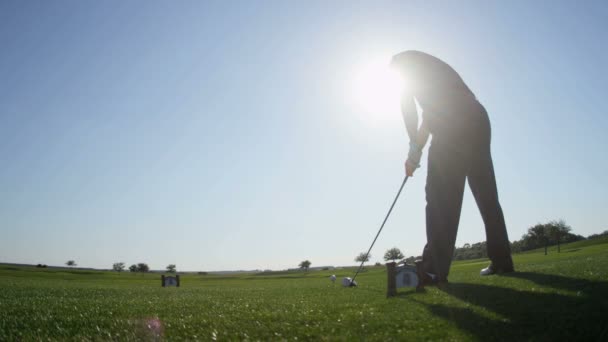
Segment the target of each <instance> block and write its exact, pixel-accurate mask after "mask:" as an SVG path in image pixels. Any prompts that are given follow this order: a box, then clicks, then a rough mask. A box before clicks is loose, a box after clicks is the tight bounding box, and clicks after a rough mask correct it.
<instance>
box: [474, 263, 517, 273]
mask: <svg viewBox="0 0 608 342" xmlns="http://www.w3.org/2000/svg"><path fill="white" fill-rule="evenodd" d="M513 271H515V270H514V269H513V265H511V266H505V267H497V266H494V264H493V263H490V265H489V266H488V267H486V268H484V269H482V270H481V272H479V275H482V276H488V275H492V274H502V273H511V272H513Z"/></svg>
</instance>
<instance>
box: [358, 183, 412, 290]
mask: <svg viewBox="0 0 608 342" xmlns="http://www.w3.org/2000/svg"><path fill="white" fill-rule="evenodd" d="M408 178H409V176H407V175H406V176H405V178H404V179H403V183H401V187H400V188H399V191H398V192H397V196H395V199H394V200H393V204H391V208H390V209H389V210H388V213H386V217H384V221H382V225H380V229H379V230H378V234H376V237H375V238H374V241H372V245H371V246H369V249H368V250H367V253H366V254H365V258H363V260H362V261H361V265H359V269H358V270H357V273H355V276H354V277H353V279H352V280H351V281H350V283H351V284H352V283H353V282H354V281H355V278H357V275H358V274H359V272H361V269H362V268H363V264H364V263H365V260H367V258H368V256H369V253H370V252H371V251H372V248H373V247H374V244H375V243H376V240H377V239H378V236H380V232H382V228H384V224H385V223H386V221H387V220H388V217H389V216H390V215H391V211H393V207H394V206H395V203H397V200H398V199H399V195H400V194H401V190H403V187H404V186H405V183H406V182H407V179H408Z"/></svg>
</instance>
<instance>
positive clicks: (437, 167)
mask: <svg viewBox="0 0 608 342" xmlns="http://www.w3.org/2000/svg"><path fill="white" fill-rule="evenodd" d="M479 107H480V108H479V110H478V111H476V112H477V113H474V114H471V113H467V114H468V116H466V118H467V119H468V120H463V121H461V122H460V123H455V122H454V123H450V122H448V121H447V120H446V121H445V122H443V123H442V122H439V123H437V124H436V125H435V127H434V132H433V131H432V134H433V140H432V143H431V146H430V148H429V153H428V164H427V166H428V174H427V183H426V202H427V205H426V234H427V245H426V246H425V247H424V252H423V256H422V257H423V265H424V268H425V269H426V270H427V271H428V272H431V273H434V274H437V275H438V276H439V279H445V280H447V276H448V273H449V269H450V264H451V261H452V256H453V254H454V244H455V242H456V233H457V231H458V223H459V221H460V211H461V208H462V198H463V194H464V186H465V179H466V180H468V183H469V187H470V188H471V192H472V193H473V196H474V197H475V201H476V202H477V207H478V208H479V211H480V212H481V216H482V218H483V222H484V225H485V229H486V239H487V251H488V256H489V258H490V260H491V261H492V262H493V263H494V265H495V266H498V267H506V268H507V267H512V261H511V249H510V246H509V238H508V236H507V227H506V225H505V219H504V216H503V213H502V208H501V207H500V203H499V202H498V191H497V188H496V179H495V176H494V166H493V164H492V156H491V153H490V141H491V132H490V122H489V119H488V115H487V113H486V112H485V109H483V107H481V105H480V106H479Z"/></svg>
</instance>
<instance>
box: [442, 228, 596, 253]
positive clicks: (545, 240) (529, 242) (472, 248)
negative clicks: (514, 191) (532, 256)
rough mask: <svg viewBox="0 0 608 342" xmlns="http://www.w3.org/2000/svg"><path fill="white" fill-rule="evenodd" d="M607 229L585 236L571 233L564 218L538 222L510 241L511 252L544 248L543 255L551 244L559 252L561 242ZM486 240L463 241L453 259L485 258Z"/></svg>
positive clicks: (581, 238) (577, 239) (567, 241)
mask: <svg viewBox="0 0 608 342" xmlns="http://www.w3.org/2000/svg"><path fill="white" fill-rule="evenodd" d="M607 235H608V230H606V231H604V232H603V233H601V234H593V235H589V236H588V237H587V238H585V237H584V236H582V235H578V234H573V233H572V227H570V226H569V225H568V224H567V223H566V222H565V221H564V220H557V221H555V220H554V221H549V222H547V223H538V224H536V225H534V226H532V227H530V228H528V231H527V232H526V234H524V235H523V236H522V237H521V239H520V240H516V241H513V242H511V252H513V253H519V252H525V251H529V250H533V249H537V248H544V252H545V255H546V254H547V250H548V248H549V247H551V246H557V252H558V253H559V252H560V251H561V250H560V246H561V244H562V243H570V242H575V241H580V240H586V239H594V238H598V237H602V236H607ZM486 246H487V245H486V242H485V241H484V242H478V243H474V244H469V243H465V244H464V245H463V246H462V247H460V248H456V249H455V250H454V260H468V259H480V258H487V257H488V253H487V248H486Z"/></svg>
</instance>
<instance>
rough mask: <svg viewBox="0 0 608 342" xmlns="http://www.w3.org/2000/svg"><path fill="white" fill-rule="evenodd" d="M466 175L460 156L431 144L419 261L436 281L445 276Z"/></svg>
mask: <svg viewBox="0 0 608 342" xmlns="http://www.w3.org/2000/svg"><path fill="white" fill-rule="evenodd" d="M465 178H466V168H465V166H464V165H463V159H462V158H460V156H459V154H458V153H454V151H453V150H451V149H450V148H448V147H445V146H438V145H431V147H430V148H429V155H428V174H427V184H426V202H427V205H426V235H427V245H426V246H425V248H424V255H423V261H424V262H425V267H427V269H428V272H431V273H435V274H437V275H438V276H439V279H440V280H447V276H448V273H449V269H450V264H451V262H452V256H453V254H454V243H455V242H456V233H457V232H458V222H459V221H460V210H461V207H462V196H463V192H464V183H465Z"/></svg>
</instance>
